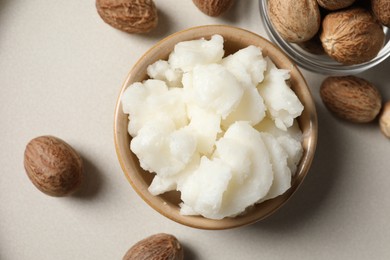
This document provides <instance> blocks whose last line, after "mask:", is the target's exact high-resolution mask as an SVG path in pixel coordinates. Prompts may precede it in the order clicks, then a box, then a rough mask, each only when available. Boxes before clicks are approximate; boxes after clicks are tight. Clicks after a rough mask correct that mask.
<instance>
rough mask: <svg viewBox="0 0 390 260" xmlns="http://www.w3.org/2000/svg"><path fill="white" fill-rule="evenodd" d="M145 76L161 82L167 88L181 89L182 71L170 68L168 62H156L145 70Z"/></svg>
mask: <svg viewBox="0 0 390 260" xmlns="http://www.w3.org/2000/svg"><path fill="white" fill-rule="evenodd" d="M147 74H148V76H149V77H150V78H152V79H159V80H163V81H165V82H166V83H167V85H168V87H181V86H182V85H181V78H182V76H183V71H181V70H179V69H174V68H172V67H171V66H170V65H169V63H168V61H166V60H158V61H156V62H155V63H153V64H151V65H149V66H148V68H147Z"/></svg>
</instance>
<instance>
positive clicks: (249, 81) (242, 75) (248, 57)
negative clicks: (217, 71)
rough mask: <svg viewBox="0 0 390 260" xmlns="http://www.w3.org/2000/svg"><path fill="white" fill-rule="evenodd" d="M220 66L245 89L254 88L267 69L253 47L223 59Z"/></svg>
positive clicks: (260, 54) (256, 49)
mask: <svg viewBox="0 0 390 260" xmlns="http://www.w3.org/2000/svg"><path fill="white" fill-rule="evenodd" d="M221 64H222V65H223V66H225V67H226V68H227V69H228V70H229V71H230V73H232V74H233V75H234V76H235V77H236V78H237V79H238V81H240V82H241V83H243V86H245V87H256V85H257V84H258V83H259V82H261V81H263V79H264V71H265V70H266V68H267V62H266V61H265V59H264V58H263V55H262V53H261V50H260V49H259V48H258V47H255V46H253V45H251V46H248V47H246V48H244V49H241V50H239V51H237V52H236V53H234V54H231V55H229V56H227V57H226V58H223V60H222V62H221Z"/></svg>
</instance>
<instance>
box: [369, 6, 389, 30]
mask: <svg viewBox="0 0 390 260" xmlns="http://www.w3.org/2000/svg"><path fill="white" fill-rule="evenodd" d="M371 9H372V11H373V12H374V15H375V17H376V18H378V20H379V22H381V23H382V24H383V25H385V26H387V27H390V1H389V0H371Z"/></svg>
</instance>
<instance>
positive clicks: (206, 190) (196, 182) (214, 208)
mask: <svg viewBox="0 0 390 260" xmlns="http://www.w3.org/2000/svg"><path fill="white" fill-rule="evenodd" d="M231 177H232V170H231V169H230V167H229V166H227V165H226V164H225V163H223V162H222V161H221V160H219V159H213V160H210V159H209V158H207V157H205V156H203V157H202V158H201V161H200V165H199V168H198V169H196V170H195V171H194V173H193V174H192V175H191V176H189V177H188V178H187V181H186V182H185V183H184V185H183V186H182V187H181V190H180V191H181V199H182V201H183V205H186V206H187V207H186V206H185V208H187V211H188V209H192V211H193V212H196V213H197V214H200V215H202V216H205V217H207V218H213V219H215V218H219V215H218V213H219V211H220V208H221V204H222V199H223V194H224V191H225V190H226V189H227V186H228V184H229V180H230V179H231ZM181 213H184V212H183V211H182V212H181Z"/></svg>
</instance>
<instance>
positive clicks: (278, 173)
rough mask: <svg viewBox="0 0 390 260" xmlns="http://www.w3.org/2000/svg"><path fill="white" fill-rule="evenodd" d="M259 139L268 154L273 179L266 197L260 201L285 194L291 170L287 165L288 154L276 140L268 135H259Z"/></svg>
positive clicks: (288, 185)
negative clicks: (260, 138)
mask: <svg viewBox="0 0 390 260" xmlns="http://www.w3.org/2000/svg"><path fill="white" fill-rule="evenodd" d="M261 137H262V139H263V141H264V143H265V145H266V147H267V150H268V152H269V154H270V159H271V164H272V171H273V173H274V179H273V182H272V185H271V188H270V190H269V191H268V193H267V195H266V196H265V197H264V198H262V199H261V200H262V201H264V200H268V199H272V198H275V197H277V196H279V195H280V194H283V193H285V192H286V191H287V190H288V189H289V188H290V187H291V170H290V168H289V167H288V165H287V159H288V154H287V153H286V151H285V150H284V149H283V148H282V146H281V145H280V144H279V143H278V141H277V140H276V138H275V137H274V136H272V135H271V134H268V133H261Z"/></svg>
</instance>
